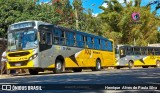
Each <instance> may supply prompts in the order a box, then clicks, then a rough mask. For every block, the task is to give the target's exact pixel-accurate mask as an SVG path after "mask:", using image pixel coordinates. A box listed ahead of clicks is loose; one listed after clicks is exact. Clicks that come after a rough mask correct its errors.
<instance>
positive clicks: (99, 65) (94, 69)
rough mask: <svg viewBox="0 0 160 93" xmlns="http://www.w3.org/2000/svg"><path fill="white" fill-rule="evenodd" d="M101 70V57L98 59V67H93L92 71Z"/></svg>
mask: <svg viewBox="0 0 160 93" xmlns="http://www.w3.org/2000/svg"><path fill="white" fill-rule="evenodd" d="M100 70H101V61H100V59H97V60H96V67H95V68H92V71H100Z"/></svg>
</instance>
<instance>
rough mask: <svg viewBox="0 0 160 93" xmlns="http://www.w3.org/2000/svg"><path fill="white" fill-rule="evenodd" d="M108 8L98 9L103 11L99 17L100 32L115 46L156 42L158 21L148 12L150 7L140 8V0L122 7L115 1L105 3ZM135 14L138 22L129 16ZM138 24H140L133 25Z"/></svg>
mask: <svg viewBox="0 0 160 93" xmlns="http://www.w3.org/2000/svg"><path fill="white" fill-rule="evenodd" d="M106 2H107V3H108V8H104V7H102V6H101V7H100V8H101V9H103V10H104V12H103V13H101V14H100V15H99V17H100V18H101V19H102V21H103V23H102V31H103V32H105V34H106V37H108V38H112V39H114V41H115V42H116V44H119V43H121V44H134V40H135V42H136V44H137V45H147V44H148V43H156V42H157V40H158V39H157V37H155V36H157V33H158V31H157V28H158V23H159V21H158V20H157V17H156V16H155V14H154V13H151V12H150V7H141V6H140V4H141V0H135V2H134V3H135V4H134V5H133V2H132V1H131V2H128V3H127V2H126V0H124V3H125V6H122V5H121V4H120V3H119V2H117V0H110V1H106ZM134 12H137V13H139V14H140V20H138V21H134V20H133V19H132V17H131V15H132V14H133V13H134ZM137 22H140V24H135V23H137ZM117 39H118V40H117Z"/></svg>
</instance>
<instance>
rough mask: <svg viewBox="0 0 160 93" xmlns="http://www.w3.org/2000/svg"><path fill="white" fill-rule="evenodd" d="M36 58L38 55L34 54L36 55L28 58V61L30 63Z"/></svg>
mask: <svg viewBox="0 0 160 93" xmlns="http://www.w3.org/2000/svg"><path fill="white" fill-rule="evenodd" d="M37 56H38V53H36V54H34V55H32V56H31V57H30V58H29V61H31V60H33V59H35V58H36V57H37Z"/></svg>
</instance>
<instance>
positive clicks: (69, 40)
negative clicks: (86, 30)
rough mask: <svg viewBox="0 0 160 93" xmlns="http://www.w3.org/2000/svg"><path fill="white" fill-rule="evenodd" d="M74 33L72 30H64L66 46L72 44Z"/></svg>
mask: <svg viewBox="0 0 160 93" xmlns="http://www.w3.org/2000/svg"><path fill="white" fill-rule="evenodd" d="M74 43H75V42H74V33H73V32H66V44H67V45H68V46H74V45H75V44H74Z"/></svg>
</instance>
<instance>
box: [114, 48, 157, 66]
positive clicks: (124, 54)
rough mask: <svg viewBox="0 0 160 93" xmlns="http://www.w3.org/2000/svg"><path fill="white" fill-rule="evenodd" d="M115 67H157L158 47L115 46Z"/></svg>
mask: <svg viewBox="0 0 160 93" xmlns="http://www.w3.org/2000/svg"><path fill="white" fill-rule="evenodd" d="M115 51H116V65H115V66H116V67H117V68H118V69H119V68H121V67H125V66H128V67H129V68H132V67H134V66H135V67H143V68H148V67H159V66H160V47H140V46H128V45H117V46H116V49H115Z"/></svg>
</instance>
